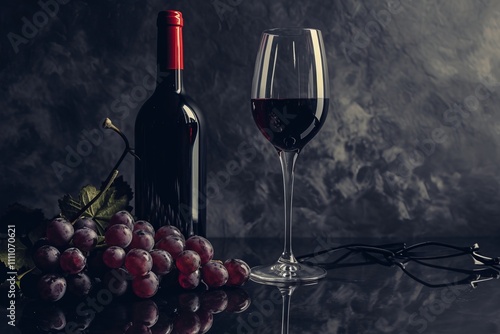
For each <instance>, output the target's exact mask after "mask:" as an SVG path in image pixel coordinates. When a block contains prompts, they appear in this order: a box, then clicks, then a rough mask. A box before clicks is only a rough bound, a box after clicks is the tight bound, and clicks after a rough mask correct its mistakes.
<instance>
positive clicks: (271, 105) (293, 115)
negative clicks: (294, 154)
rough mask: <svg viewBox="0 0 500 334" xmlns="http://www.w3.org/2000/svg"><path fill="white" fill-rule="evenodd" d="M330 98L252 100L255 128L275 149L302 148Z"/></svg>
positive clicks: (317, 126) (319, 124)
mask: <svg viewBox="0 0 500 334" xmlns="http://www.w3.org/2000/svg"><path fill="white" fill-rule="evenodd" d="M328 102H329V99H325V98H314V99H308V98H303V99H252V115H253V118H254V121H255V123H256V124H257V127H258V128H259V130H260V131H261V132H262V134H263V135H264V136H265V137H266V138H267V140H269V141H270V142H271V143H272V144H273V145H274V147H276V149H278V150H281V151H296V150H301V149H302V148H303V147H304V146H305V145H306V144H307V143H308V142H309V141H310V140H311V139H312V138H313V137H314V136H315V135H316V134H317V133H318V131H319V130H320V129H321V127H322V126H323V124H324V123H325V120H326V115H327V112H328Z"/></svg>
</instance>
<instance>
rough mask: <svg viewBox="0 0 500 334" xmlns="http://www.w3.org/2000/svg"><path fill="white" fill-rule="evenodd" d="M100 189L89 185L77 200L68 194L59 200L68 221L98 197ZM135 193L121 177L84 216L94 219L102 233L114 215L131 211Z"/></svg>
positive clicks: (83, 189) (81, 191)
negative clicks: (121, 211) (131, 202)
mask: <svg viewBox="0 0 500 334" xmlns="http://www.w3.org/2000/svg"><path fill="white" fill-rule="evenodd" d="M98 193H99V189H97V188H96V187H95V186H92V185H87V186H85V187H83V188H82V189H81V190H80V193H79V194H78V197H77V198H73V197H72V196H71V195H69V194H66V195H64V196H63V197H62V198H60V199H59V208H60V209H61V213H62V215H63V216H65V217H66V218H68V219H75V218H76V214H77V213H78V212H79V211H80V210H81V209H82V208H83V207H84V206H85V205H86V204H87V203H89V202H90V201H92V199H93V198H94V197H95V196H97V194H98ZM132 197H133V193H132V189H131V188H130V186H129V184H128V183H127V182H125V181H124V180H123V177H122V176H120V177H118V178H116V179H115V181H114V182H113V184H112V185H111V186H110V187H109V188H108V189H107V190H106V191H105V192H104V193H103V194H102V195H101V197H99V198H98V199H97V201H95V203H94V204H92V205H91V206H90V207H89V208H88V209H87V210H86V211H85V212H84V213H83V216H86V217H92V218H94V220H95V221H96V222H97V225H98V227H99V229H100V230H101V233H102V232H103V231H104V229H105V227H106V226H107V225H108V222H109V219H110V218H111V216H112V215H113V214H115V213H116V212H117V211H120V210H129V211H130V209H131V207H130V206H129V203H130V201H131V200H132Z"/></svg>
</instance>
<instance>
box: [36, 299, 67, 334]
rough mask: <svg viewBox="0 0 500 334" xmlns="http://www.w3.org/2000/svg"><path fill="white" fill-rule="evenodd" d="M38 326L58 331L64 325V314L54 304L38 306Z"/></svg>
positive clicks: (48, 330)
mask: <svg viewBox="0 0 500 334" xmlns="http://www.w3.org/2000/svg"><path fill="white" fill-rule="evenodd" d="M37 313H38V314H37V315H38V326H39V327H40V328H41V329H42V330H44V331H46V332H50V331H53V330H56V331H60V330H63V329H64V327H66V315H65V314H64V312H63V311H62V310H61V309H60V308H59V307H57V306H55V305H49V306H46V307H40V308H39V310H38V312H37Z"/></svg>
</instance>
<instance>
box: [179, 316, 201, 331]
mask: <svg viewBox="0 0 500 334" xmlns="http://www.w3.org/2000/svg"><path fill="white" fill-rule="evenodd" d="M200 329H201V323H200V318H199V317H198V316H197V315H196V313H192V312H180V313H179V315H178V316H177V317H176V318H175V320H174V333H183V334H196V333H199V332H200Z"/></svg>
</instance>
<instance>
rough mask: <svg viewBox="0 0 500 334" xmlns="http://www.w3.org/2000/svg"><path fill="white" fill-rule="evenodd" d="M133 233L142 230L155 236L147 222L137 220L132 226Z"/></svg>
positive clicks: (152, 228) (153, 230)
mask: <svg viewBox="0 0 500 334" xmlns="http://www.w3.org/2000/svg"><path fill="white" fill-rule="evenodd" d="M133 230H134V231H137V230H142V231H146V232H149V233H151V234H152V235H153V236H154V235H155V228H154V227H153V225H151V224H150V223H149V222H148V221H145V220H138V221H136V222H135V224H134V229H133Z"/></svg>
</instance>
